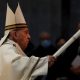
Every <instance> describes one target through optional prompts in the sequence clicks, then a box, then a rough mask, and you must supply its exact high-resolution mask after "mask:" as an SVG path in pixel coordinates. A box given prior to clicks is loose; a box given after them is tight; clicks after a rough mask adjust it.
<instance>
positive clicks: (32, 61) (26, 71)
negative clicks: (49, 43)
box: [0, 40, 48, 80]
mask: <svg viewBox="0 0 80 80" xmlns="http://www.w3.org/2000/svg"><path fill="white" fill-rule="evenodd" d="M47 70H48V57H43V58H38V57H34V56H32V57H30V58H29V57H27V56H25V54H24V52H23V51H22V50H21V48H20V47H19V46H18V44H16V43H15V42H13V41H11V40H8V41H7V42H5V43H4V44H3V45H2V46H1V47H0V80H34V79H35V78H36V77H37V76H39V75H46V74H47Z"/></svg>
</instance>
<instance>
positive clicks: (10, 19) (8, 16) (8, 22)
mask: <svg viewBox="0 0 80 80" xmlns="http://www.w3.org/2000/svg"><path fill="white" fill-rule="evenodd" d="M12 24H15V14H14V13H13V11H12V10H11V9H10V8H9V6H8V4H7V12H6V22H5V26H8V25H12Z"/></svg>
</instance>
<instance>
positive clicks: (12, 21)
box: [0, 4, 28, 45]
mask: <svg viewBox="0 0 80 80" xmlns="http://www.w3.org/2000/svg"><path fill="white" fill-rule="evenodd" d="M24 27H25V28H26V27H28V25H27V24H26V21H25V19H24V16H23V13H22V11H21V8H20V5H19V4H18V6H17V9H16V12H15V14H14V13H13V11H12V10H11V9H10V8H9V6H8V4H7V13H6V23H5V35H4V37H3V38H2V39H1V41H0V45H2V44H3V42H5V40H6V39H7V37H8V35H9V32H10V31H11V30H13V29H15V28H24Z"/></svg>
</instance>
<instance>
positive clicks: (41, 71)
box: [31, 56, 48, 80]
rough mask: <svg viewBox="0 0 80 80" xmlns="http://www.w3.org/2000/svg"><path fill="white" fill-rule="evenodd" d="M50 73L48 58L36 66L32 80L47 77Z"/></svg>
mask: <svg viewBox="0 0 80 80" xmlns="http://www.w3.org/2000/svg"><path fill="white" fill-rule="evenodd" d="M47 73H48V57H47V56H46V57H43V58H40V60H39V62H38V64H37V65H36V67H35V69H34V71H33V73H32V75H31V80H34V79H35V78H36V77H38V76H41V75H47Z"/></svg>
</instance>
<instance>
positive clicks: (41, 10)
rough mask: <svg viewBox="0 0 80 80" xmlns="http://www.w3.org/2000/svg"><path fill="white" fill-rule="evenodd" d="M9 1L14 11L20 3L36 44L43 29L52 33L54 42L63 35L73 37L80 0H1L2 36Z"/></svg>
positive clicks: (0, 32) (0, 34)
mask: <svg viewBox="0 0 80 80" xmlns="http://www.w3.org/2000/svg"><path fill="white" fill-rule="evenodd" d="M7 2H8V3H9V6H10V7H11V9H12V10H13V11H14V12H15V9H16V7H17V2H19V3H20V6H21V8H22V11H23V14H24V17H25V19H26V21H27V22H28V23H29V29H30V34H31V37H32V42H33V43H34V44H35V45H38V43H39V41H38V36H39V34H40V33H41V32H43V31H47V32H49V33H51V34H52V36H53V44H54V42H55V40H56V39H57V38H58V37H59V36H61V35H62V36H66V37H67V38H69V37H71V36H72V35H73V34H74V33H75V31H76V30H75V29H76V24H77V23H78V22H79V21H80V0H0V38H1V37H2V36H3V31H4V25H5V16H6V4H7Z"/></svg>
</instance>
